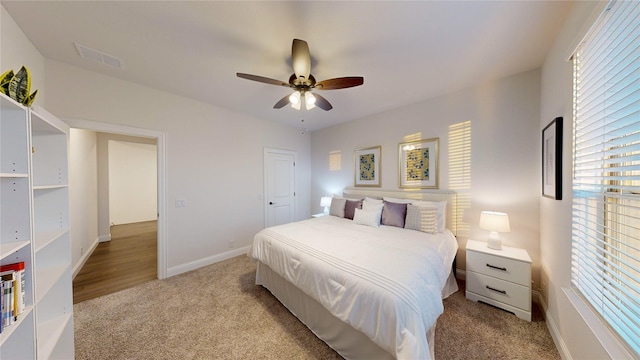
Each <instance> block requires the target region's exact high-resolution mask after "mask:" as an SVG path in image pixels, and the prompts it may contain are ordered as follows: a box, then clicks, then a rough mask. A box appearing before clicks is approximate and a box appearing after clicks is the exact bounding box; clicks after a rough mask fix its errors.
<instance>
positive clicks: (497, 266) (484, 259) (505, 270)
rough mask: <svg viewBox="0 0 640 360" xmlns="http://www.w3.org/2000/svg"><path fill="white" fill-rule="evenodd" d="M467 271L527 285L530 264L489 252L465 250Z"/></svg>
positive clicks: (529, 276) (529, 277) (529, 279)
mask: <svg viewBox="0 0 640 360" xmlns="http://www.w3.org/2000/svg"><path fill="white" fill-rule="evenodd" d="M467 271H473V272H476V273H479V274H485V275H489V276H492V277H496V278H498V279H502V280H506V281H510V282H513V283H516V284H520V285H524V286H527V287H529V285H530V284H529V283H530V282H531V264H529V263H527V262H523V261H518V260H514V259H509V258H505V257H501V256H495V255H491V254H486V253H481V252H476V251H467Z"/></svg>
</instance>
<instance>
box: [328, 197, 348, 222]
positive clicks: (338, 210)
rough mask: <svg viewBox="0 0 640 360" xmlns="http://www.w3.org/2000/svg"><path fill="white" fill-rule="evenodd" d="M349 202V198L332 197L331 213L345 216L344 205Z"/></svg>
mask: <svg viewBox="0 0 640 360" xmlns="http://www.w3.org/2000/svg"><path fill="white" fill-rule="evenodd" d="M346 204H347V199H345V198H339V197H334V198H333V199H331V207H330V208H329V215H333V216H337V217H341V218H342V217H344V206H345V205H346Z"/></svg>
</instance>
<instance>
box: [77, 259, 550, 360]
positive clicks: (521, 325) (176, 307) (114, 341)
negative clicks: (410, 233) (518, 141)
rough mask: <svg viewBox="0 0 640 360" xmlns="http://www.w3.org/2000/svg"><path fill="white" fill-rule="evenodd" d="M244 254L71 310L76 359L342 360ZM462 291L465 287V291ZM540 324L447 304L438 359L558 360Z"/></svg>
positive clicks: (454, 299) (467, 304)
mask: <svg viewBox="0 0 640 360" xmlns="http://www.w3.org/2000/svg"><path fill="white" fill-rule="evenodd" d="M254 272H255V264H254V263H252V262H251V261H250V260H249V259H248V258H247V257H246V256H238V257H236V258H233V259H230V260H227V261H223V262H220V263H217V264H214V265H210V266H206V267H204V268H201V269H198V270H194V271H191V272H189V273H185V274H181V275H178V276H174V277H172V278H169V279H166V280H154V281H151V282H148V283H145V284H142V285H138V286H136V287H134V288H130V289H127V290H122V291H120V292H117V293H115V294H110V295H106V296H103V297H100V298H95V299H92V300H88V301H85V302H81V303H78V304H76V305H74V313H75V314H74V318H75V346H76V359H92V360H97V359H258V358H259V359H340V356H339V355H338V354H336V353H335V352H334V351H333V350H332V349H331V348H329V347H328V346H327V345H326V344H324V343H323V342H322V341H321V340H319V339H318V338H316V337H315V336H314V335H313V334H312V333H311V332H310V331H309V330H308V329H307V328H306V327H305V326H304V325H303V324H302V323H301V322H299V321H298V320H297V319H296V318H295V317H294V316H293V315H291V314H290V313H289V312H288V311H287V309H286V308H285V307H284V306H282V305H281V304H280V303H279V302H278V301H277V300H276V299H275V298H274V297H273V296H272V295H271V293H269V292H268V291H267V290H265V289H264V288H262V287H260V286H256V285H254V281H255V275H254ZM461 285H463V284H461ZM535 310H536V312H534V321H533V322H531V323H528V322H525V321H522V320H519V319H518V318H516V317H515V316H513V315H511V314H509V313H506V312H504V311H502V310H498V309H495V308H492V307H489V306H487V305H483V304H478V303H473V302H471V301H467V300H466V299H465V298H464V290H463V289H462V290H461V291H459V292H458V293H456V294H454V295H452V296H451V297H450V298H449V299H447V300H445V312H444V314H443V315H442V316H441V317H440V319H439V320H438V326H437V328H436V329H437V331H436V344H435V347H436V358H438V359H559V358H560V356H559V355H558V352H557V350H556V349H555V346H554V344H553V340H552V339H551V336H550V335H549V333H548V331H547V328H546V325H545V323H544V321H542V320H541V317H540V315H539V311H537V309H535Z"/></svg>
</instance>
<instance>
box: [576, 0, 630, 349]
mask: <svg viewBox="0 0 640 360" xmlns="http://www.w3.org/2000/svg"><path fill="white" fill-rule="evenodd" d="M638 19H640V2H636V1H617V2H612V3H611V4H609V6H608V7H607V9H606V10H605V13H604V14H603V15H602V16H601V17H600V18H599V19H598V21H597V22H596V24H595V25H594V27H593V28H592V29H591V30H590V32H589V33H588V34H587V37H586V38H585V40H584V41H583V42H582V44H581V45H580V46H579V48H578V49H577V51H576V53H575V54H574V56H573V61H574V101H573V103H574V114H573V115H574V116H573V118H574V124H573V125H574V126H573V156H574V161H573V204H572V259H571V281H572V285H573V287H574V288H575V289H576V290H577V291H578V292H579V293H580V294H581V295H582V296H583V297H584V298H585V299H586V301H587V302H588V303H589V304H590V305H591V306H592V307H593V310H594V311H595V312H597V313H598V314H599V315H600V317H601V318H602V319H603V320H604V321H605V322H606V323H607V324H608V325H609V326H610V327H611V329H612V330H613V331H614V332H615V333H617V334H618V335H619V336H620V338H621V339H622V340H624V342H625V343H626V344H628V345H629V347H630V348H631V350H632V351H633V352H634V353H635V354H636V355H639V356H640V20H638Z"/></svg>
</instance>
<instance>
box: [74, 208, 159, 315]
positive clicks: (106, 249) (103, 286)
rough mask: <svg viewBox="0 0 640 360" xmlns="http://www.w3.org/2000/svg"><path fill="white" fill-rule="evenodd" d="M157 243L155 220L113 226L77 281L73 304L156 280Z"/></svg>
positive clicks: (75, 281)
mask: <svg viewBox="0 0 640 360" xmlns="http://www.w3.org/2000/svg"><path fill="white" fill-rule="evenodd" d="M157 244H158V240H157V221H155V220H153V221H145V222H139V223H133V224H123V225H114V226H112V227H111V241H107V242H103V243H100V244H98V247H96V249H95V251H94V252H93V254H91V257H89V260H87V262H86V263H85V264H84V266H83V267H82V269H81V270H80V272H79V273H78V275H77V276H76V277H75V279H74V280H73V303H74V304H76V303H79V302H82V301H85V300H89V299H92V298H95V297H98V296H102V295H106V294H110V293H113V292H116V291H119V290H123V289H126V288H130V287H132V286H135V285H138V284H142V283H144V282H147V281H150V280H154V279H156V278H157V269H158V262H157V253H158V252H157Z"/></svg>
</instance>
